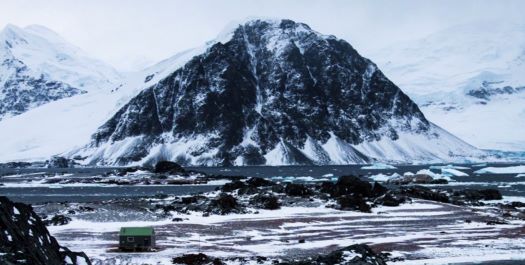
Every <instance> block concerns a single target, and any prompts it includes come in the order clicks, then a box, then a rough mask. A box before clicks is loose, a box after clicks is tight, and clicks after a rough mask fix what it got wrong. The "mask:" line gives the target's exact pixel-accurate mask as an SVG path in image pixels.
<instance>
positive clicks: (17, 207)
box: [0, 197, 91, 265]
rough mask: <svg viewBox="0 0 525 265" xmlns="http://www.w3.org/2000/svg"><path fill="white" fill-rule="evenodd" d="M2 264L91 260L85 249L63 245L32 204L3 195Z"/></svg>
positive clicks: (80, 264) (84, 263)
mask: <svg viewBox="0 0 525 265" xmlns="http://www.w3.org/2000/svg"><path fill="white" fill-rule="evenodd" d="M0 264H6V265H14V264H17V265H22V264H27V265H59V264H61V265H62V264H68V265H89V264H91V263H90V261H89V259H88V258H87V256H86V255H85V254H84V253H82V252H72V251H70V250H69V249H67V248H64V247H61V246H60V245H59V244H58V242H57V240H56V239H55V238H54V237H52V236H51V235H50V234H49V232H48V231H47V228H46V226H45V225H44V224H43V222H42V220H41V219H40V217H39V216H38V215H36V214H35V212H34V211H33V209H32V207H31V206H29V205H26V204H23V203H14V202H12V201H10V200H9V199H8V198H6V197H0Z"/></svg>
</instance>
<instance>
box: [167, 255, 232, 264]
mask: <svg viewBox="0 0 525 265" xmlns="http://www.w3.org/2000/svg"><path fill="white" fill-rule="evenodd" d="M171 261H172V263H173V264H184V265H206V264H213V265H219V264H223V263H222V262H221V261H220V260H218V259H217V260H215V259H213V258H210V257H208V256H207V255H205V254H202V253H199V254H185V255H182V256H180V257H176V258H173V259H172V260H171Z"/></svg>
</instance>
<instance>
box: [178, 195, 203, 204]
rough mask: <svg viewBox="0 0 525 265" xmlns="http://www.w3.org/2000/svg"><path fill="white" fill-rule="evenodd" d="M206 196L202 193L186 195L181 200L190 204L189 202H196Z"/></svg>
mask: <svg viewBox="0 0 525 265" xmlns="http://www.w3.org/2000/svg"><path fill="white" fill-rule="evenodd" d="M206 199H207V198H206V197H204V196H202V195H195V196H188V197H182V198H181V202H182V203H184V204H190V203H196V202H198V201H201V200H206Z"/></svg>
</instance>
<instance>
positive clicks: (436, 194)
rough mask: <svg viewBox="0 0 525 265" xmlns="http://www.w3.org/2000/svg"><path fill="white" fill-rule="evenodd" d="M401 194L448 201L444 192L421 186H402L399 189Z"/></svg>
mask: <svg viewBox="0 0 525 265" xmlns="http://www.w3.org/2000/svg"><path fill="white" fill-rule="evenodd" d="M400 192H401V194H403V195H407V196H410V197H413V198H419V199H424V200H430V201H437V202H444V203H449V202H450V199H449V197H448V195H447V194H446V193H445V192H442V191H434V190H431V189H429V188H427V187H423V186H413V187H403V188H401V190H400Z"/></svg>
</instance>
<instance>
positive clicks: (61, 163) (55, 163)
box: [46, 156, 75, 168]
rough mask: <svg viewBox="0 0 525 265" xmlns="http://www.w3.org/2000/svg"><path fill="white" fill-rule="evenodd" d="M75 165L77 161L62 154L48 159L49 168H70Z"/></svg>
mask: <svg viewBox="0 0 525 265" xmlns="http://www.w3.org/2000/svg"><path fill="white" fill-rule="evenodd" d="M74 166H75V161H74V160H71V159H67V158H65V157H62V156H53V157H51V159H49V160H47V161H46V167H47V168H70V167H74Z"/></svg>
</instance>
